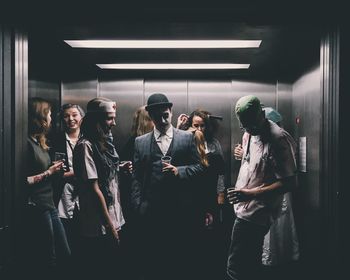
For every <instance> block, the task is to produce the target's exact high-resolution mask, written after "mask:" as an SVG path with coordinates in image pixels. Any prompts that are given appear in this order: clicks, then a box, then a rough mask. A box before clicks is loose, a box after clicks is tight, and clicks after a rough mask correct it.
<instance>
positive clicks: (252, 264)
mask: <svg viewBox="0 0 350 280" xmlns="http://www.w3.org/2000/svg"><path fill="white" fill-rule="evenodd" d="M235 114H236V116H237V118H238V120H239V122H240V126H241V127H242V129H243V130H245V132H247V134H248V137H244V138H243V141H242V145H243V150H244V154H243V158H242V161H241V167H240V170H239V174H238V178H237V181H236V185H235V187H234V188H229V189H228V199H229V201H230V203H232V204H234V210H235V214H236V220H235V222H234V225H233V229H232V236H231V244H230V249H229V256H228V261H227V276H228V279H234V280H246V279H254V278H258V277H259V278H261V277H262V275H261V271H260V269H261V255H262V247H263V241H264V236H265V234H266V233H267V232H268V230H269V228H270V225H271V223H272V222H273V220H274V219H275V218H276V217H277V215H278V210H279V209H281V203H282V200H283V194H284V193H286V192H288V191H290V190H291V189H292V188H293V187H294V186H295V176H296V171H297V168H296V160H295V150H296V144H295V141H294V140H293V138H292V137H291V136H290V135H289V134H288V132H286V131H285V130H284V129H283V128H281V127H279V126H278V125H276V124H275V123H274V122H272V121H269V120H267V119H266V118H265V113H264V111H263V110H262V107H261V103H260V100H259V99H258V98H257V97H256V96H253V95H247V96H243V97H241V98H240V99H239V100H238V101H237V103H236V106H235ZM247 134H246V135H247Z"/></svg>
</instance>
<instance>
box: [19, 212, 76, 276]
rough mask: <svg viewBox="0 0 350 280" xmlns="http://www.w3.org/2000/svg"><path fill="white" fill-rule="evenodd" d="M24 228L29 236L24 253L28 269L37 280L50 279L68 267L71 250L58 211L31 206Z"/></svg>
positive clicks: (25, 239) (25, 241) (24, 244)
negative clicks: (39, 279) (39, 278)
mask: <svg viewBox="0 0 350 280" xmlns="http://www.w3.org/2000/svg"><path fill="white" fill-rule="evenodd" d="M24 228H25V229H26V232H27V235H26V236H25V237H24V238H23V241H24V242H23V246H22V248H21V250H23V251H22V258H23V259H22V261H23V264H24V267H25V270H28V271H31V272H32V273H33V275H38V277H40V276H45V275H46V277H50V276H54V275H53V274H57V273H58V272H59V271H60V270H61V269H62V268H67V264H69V263H70V254H71V251H70V248H69V245H68V241H67V237H66V233H65V230H64V227H63V225H62V222H61V220H60V218H59V217H58V212H57V209H50V210H42V209H39V208H38V207H36V206H29V207H28V209H27V212H26V220H25V226H24ZM23 272H24V271H23ZM19 273H21V272H20V271H19Z"/></svg>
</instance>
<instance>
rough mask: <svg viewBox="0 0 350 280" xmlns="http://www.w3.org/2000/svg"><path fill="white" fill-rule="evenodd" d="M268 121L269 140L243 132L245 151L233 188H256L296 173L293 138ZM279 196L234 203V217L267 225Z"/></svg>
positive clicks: (274, 211) (273, 215) (277, 207)
mask: <svg viewBox="0 0 350 280" xmlns="http://www.w3.org/2000/svg"><path fill="white" fill-rule="evenodd" d="M269 122H270V126H271V139H270V141H268V143H263V142H262V141H261V138H260V136H251V138H250V141H249V140H248V139H249V137H247V134H245V135H244V136H243V141H242V146H243V149H244V154H243V158H242V163H241V168H240V170H239V174H238V178H237V182H236V187H235V188H236V189H242V188H246V187H248V188H255V187H258V186H261V185H262V184H265V185H269V184H272V183H273V182H276V181H277V180H280V179H283V178H287V177H291V176H294V175H295V174H296V170H297V168H296V159H295V149H296V145H295V141H294V140H293V138H292V137H291V136H290V135H289V134H288V132H286V131H285V130H284V129H282V128H280V127H279V126H278V125H276V124H275V123H273V122H271V121H269ZM249 142H250V144H249ZM248 145H249V149H248ZM247 150H249V153H248V151H247ZM282 200H283V195H282V194H275V195H273V196H270V197H269V198H265V199H254V200H251V201H248V202H240V203H237V204H235V205H234V209H235V212H236V215H237V217H239V218H241V219H244V220H247V221H250V222H253V223H256V224H259V225H265V226H270V224H271V222H272V221H273V220H274V219H275V217H277V216H278V211H280V209H281V203H282Z"/></svg>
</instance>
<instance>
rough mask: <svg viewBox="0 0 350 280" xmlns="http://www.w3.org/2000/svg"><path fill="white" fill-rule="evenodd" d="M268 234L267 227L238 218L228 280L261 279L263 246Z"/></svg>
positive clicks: (229, 255)
mask: <svg viewBox="0 0 350 280" xmlns="http://www.w3.org/2000/svg"><path fill="white" fill-rule="evenodd" d="M267 232H268V227H266V226H261V225H257V224H254V223H251V222H248V221H246V220H243V219H240V218H236V220H235V223H234V225H233V228H232V236H231V244H230V249H229V254H228V260H227V276H228V279H233V280H252V279H259V275H260V276H261V266H262V264H261V255H262V246H263V242H264V236H265V234H266V233H267Z"/></svg>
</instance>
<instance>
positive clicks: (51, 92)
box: [28, 79, 61, 129]
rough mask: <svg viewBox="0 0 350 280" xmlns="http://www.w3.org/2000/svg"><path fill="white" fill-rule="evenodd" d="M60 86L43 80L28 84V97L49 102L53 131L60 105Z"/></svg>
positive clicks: (31, 81)
mask: <svg viewBox="0 0 350 280" xmlns="http://www.w3.org/2000/svg"><path fill="white" fill-rule="evenodd" d="M60 94H61V92H60V84H59V82H52V81H43V80H32V79H31V80H29V82H28V96H29V97H30V98H31V97H42V98H44V99H46V100H48V101H50V103H51V105H52V110H51V111H52V121H53V122H52V125H53V129H55V125H57V123H58V117H57V113H58V110H59V108H60V106H61V104H60V100H61V98H60Z"/></svg>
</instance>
